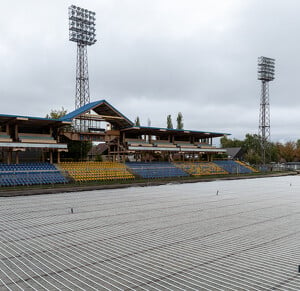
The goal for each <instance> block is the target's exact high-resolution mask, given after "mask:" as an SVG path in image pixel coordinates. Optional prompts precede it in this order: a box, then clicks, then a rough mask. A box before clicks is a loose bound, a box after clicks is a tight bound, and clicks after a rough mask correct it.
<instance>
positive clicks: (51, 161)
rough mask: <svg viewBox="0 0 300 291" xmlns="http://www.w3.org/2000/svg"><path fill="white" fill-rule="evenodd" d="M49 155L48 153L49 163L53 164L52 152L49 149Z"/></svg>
mask: <svg viewBox="0 0 300 291" xmlns="http://www.w3.org/2000/svg"><path fill="white" fill-rule="evenodd" d="M49 155H50V164H53V152H52V151H50V152H49Z"/></svg>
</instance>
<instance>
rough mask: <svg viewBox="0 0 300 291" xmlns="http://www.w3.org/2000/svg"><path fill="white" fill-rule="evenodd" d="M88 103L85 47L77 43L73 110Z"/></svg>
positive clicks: (88, 92) (87, 73)
mask: <svg viewBox="0 0 300 291" xmlns="http://www.w3.org/2000/svg"><path fill="white" fill-rule="evenodd" d="M87 103H90V87H89V72H88V58H87V47H86V45H84V44H81V43H77V64H76V94H75V109H77V108H80V107H82V106H83V105H85V104H87Z"/></svg>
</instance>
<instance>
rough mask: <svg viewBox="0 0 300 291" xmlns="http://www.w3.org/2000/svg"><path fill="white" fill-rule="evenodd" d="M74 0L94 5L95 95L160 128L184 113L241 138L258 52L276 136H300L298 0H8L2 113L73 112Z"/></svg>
mask: <svg viewBox="0 0 300 291" xmlns="http://www.w3.org/2000/svg"><path fill="white" fill-rule="evenodd" d="M71 4H74V5H77V6H80V7H83V8H87V9H89V10H92V11H95V12H96V33H97V39H98V41H97V43H96V44H95V45H93V46H91V47H88V59H89V76H90V93H91V101H96V100H101V99H106V100H107V101H108V102H110V103H111V104H112V105H113V106H115V107H116V108H117V109H119V110H120V111H121V112H122V113H123V114H125V115H126V116H127V117H128V118H130V119H131V120H133V121H134V119H135V118H136V116H137V115H138V116H139V117H140V119H141V123H142V125H147V120H148V119H150V120H151V125H152V126H158V127H166V117H167V115H168V114H171V115H172V117H173V123H174V124H175V123H176V116H177V113H178V112H179V111H181V112H182V114H183V118H184V127H185V128H186V129H194V130H204V131H216V132H227V133H231V134H232V137H233V138H243V137H244V135H245V134H246V133H252V134H253V133H257V132H258V115H259V104H260V86H261V84H260V81H258V80H257V57H259V56H267V57H271V58H275V59H276V76H275V80H274V81H273V82H270V104H271V136H272V140H273V141H288V140H296V139H299V138H300V129H299V128H300V127H299V124H300V114H299V112H300V98H299V96H298V95H299V89H300V82H299V79H300V76H299V71H300V57H299V52H300V39H299V38H300V36H299V35H300V33H299V32H300V17H299V12H300V1H298V0H284V1H280V0H240V1H239V0H209V1H207V0H206V1H203V0H73V1H67V0H26V1H23V0H10V1H4V0H1V10H2V13H1V17H0V35H1V41H0V64H1V70H0V90H1V91H0V98H1V99H0V100H1V107H0V108H1V110H0V113H2V114H20V115H30V116H41V117H44V116H45V115H46V114H47V113H49V111H50V110H51V109H59V108H61V107H62V106H63V107H64V108H65V109H67V110H68V112H70V111H72V110H74V103H75V101H74V98H75V97H74V95H75V68H76V43H74V42H70V41H69V40H68V7H69V6H70V5H71Z"/></svg>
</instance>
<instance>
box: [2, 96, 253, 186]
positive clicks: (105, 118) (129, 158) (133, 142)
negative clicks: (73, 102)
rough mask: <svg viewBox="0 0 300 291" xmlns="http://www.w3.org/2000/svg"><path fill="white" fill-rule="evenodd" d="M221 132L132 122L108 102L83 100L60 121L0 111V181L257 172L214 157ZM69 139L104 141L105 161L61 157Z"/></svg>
mask: <svg viewBox="0 0 300 291" xmlns="http://www.w3.org/2000/svg"><path fill="white" fill-rule="evenodd" d="M78 124H80V127H77V125H78ZM225 135H227V134H226V133H218V132H208V131H195V130H186V129H167V128H158V127H150V126H147V127H146V126H135V125H134V123H133V122H132V121H131V120H129V119H128V118H127V117H126V116H125V115H123V114H122V113H121V112H120V111H118V110H117V109H116V108H114V107H113V106H112V105H111V104H110V103H108V102H107V101H106V100H99V101H95V102H91V103H89V104H86V105H84V106H82V107H80V108H78V109H76V110H74V111H72V112H70V113H68V114H66V115H65V116H63V117H61V118H59V119H50V118H40V117H30V116H19V115H5V114H0V154H1V155H0V162H1V164H0V185H1V186H12V185H14V186H15V185H32V184H54V183H66V182H68V181H77V182H84V181H107V180H120V179H122V180H128V179H134V178H147V179H151V178H170V177H187V176H201V175H219V174H222V175H223V174H227V173H250V172H253V171H255V170H254V169H252V168H251V167H249V166H247V165H243V164H242V163H237V162H235V161H213V157H214V156H215V155H216V154H224V153H226V150H225V149H222V148H219V147H217V146H216V145H214V143H213V142H214V139H215V138H219V137H223V136H225ZM70 141H77V142H83V141H90V142H93V143H101V144H105V148H106V151H107V154H106V155H105V161H103V162H96V161H93V160H91V161H88V162H87V161H81V162H78V161H72V160H68V161H64V160H63V158H62V156H61V153H62V152H67V151H68V143H69V142H70ZM25 156H26V160H25ZM28 157H31V158H30V159H29V160H28ZM54 164H55V165H54Z"/></svg>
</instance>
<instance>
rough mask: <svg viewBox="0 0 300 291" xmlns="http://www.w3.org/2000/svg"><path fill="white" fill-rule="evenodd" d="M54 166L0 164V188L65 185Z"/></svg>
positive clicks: (64, 179) (65, 180) (63, 179)
mask: <svg viewBox="0 0 300 291" xmlns="http://www.w3.org/2000/svg"><path fill="white" fill-rule="evenodd" d="M67 182H68V181H67V179H66V178H65V177H64V176H63V175H62V174H61V173H60V171H58V170H57V168H56V167H55V166H54V165H51V164H48V163H28V164H13V165H7V164H0V186H1V187H7V186H21V185H23V186H28V185H35V184H56V183H67Z"/></svg>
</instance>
